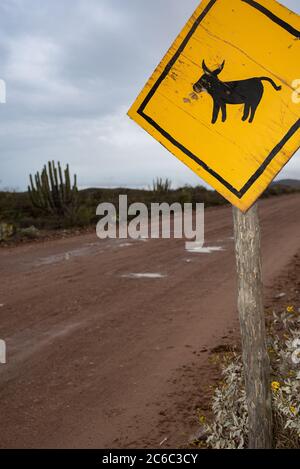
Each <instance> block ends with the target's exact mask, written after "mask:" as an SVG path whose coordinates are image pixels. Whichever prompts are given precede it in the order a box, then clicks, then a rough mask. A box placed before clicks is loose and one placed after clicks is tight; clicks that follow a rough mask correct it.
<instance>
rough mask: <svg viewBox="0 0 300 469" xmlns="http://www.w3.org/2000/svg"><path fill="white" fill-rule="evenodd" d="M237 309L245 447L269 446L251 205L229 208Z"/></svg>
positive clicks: (269, 408)
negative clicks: (245, 414) (245, 408)
mask: <svg viewBox="0 0 300 469" xmlns="http://www.w3.org/2000/svg"><path fill="white" fill-rule="evenodd" d="M233 218H234V234H235V251H236V261H237V275H238V310H239V318H240V329H241V338H242V351H243V365H244V376H245V386H246V395H247V403H248V413H249V421H248V425H249V442H248V444H249V448H251V449H258V448H262V449H264V448H265V449H269V448H271V447H272V405H271V386H270V383H271V381H270V363H269V356H268V352H267V345H266V333H265V315H264V305H263V285H262V271H261V251H260V226H259V218H258V207H257V204H255V205H254V206H253V207H252V208H251V209H250V210H249V211H248V212H247V213H246V214H243V213H242V212H241V211H240V210H239V209H237V208H235V207H234V208H233Z"/></svg>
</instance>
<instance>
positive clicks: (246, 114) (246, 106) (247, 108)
mask: <svg viewBox="0 0 300 469" xmlns="http://www.w3.org/2000/svg"><path fill="white" fill-rule="evenodd" d="M249 113H250V104H249V103H245V108H244V115H243V117H242V120H243V121H246V120H247V119H248V117H249Z"/></svg>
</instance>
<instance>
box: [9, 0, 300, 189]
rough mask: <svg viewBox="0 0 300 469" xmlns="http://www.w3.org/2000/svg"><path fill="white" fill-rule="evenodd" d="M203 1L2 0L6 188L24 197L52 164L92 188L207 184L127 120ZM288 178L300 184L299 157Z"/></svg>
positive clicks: (290, 4) (292, 2)
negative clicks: (156, 182)
mask: <svg viewBox="0 0 300 469" xmlns="http://www.w3.org/2000/svg"><path fill="white" fill-rule="evenodd" d="M198 3H199V0H185V1H184V2H181V1H176V0H164V1H161V0H151V2H150V1H146V0H72V1H71V0H1V4H0V24H1V27H0V78H2V79H4V80H6V82H7V104H6V105H5V106H4V105H0V181H1V182H0V185H1V187H11V188H12V187H14V188H20V189H23V188H24V187H25V186H26V183H27V178H28V173H29V172H32V171H36V170H37V169H40V168H41V167H42V166H43V163H44V162H45V161H47V160H48V159H55V160H60V161H62V162H63V163H66V162H69V163H70V165H71V168H72V169H73V170H74V171H76V172H77V173H78V175H79V180H80V183H81V185H82V186H92V185H97V186H99V185H133V186H143V185H147V184H151V181H152V179H153V178H154V177H155V176H157V175H161V176H163V177H170V178H171V179H172V180H173V181H174V183H175V184H185V183H191V184H196V183H199V179H198V178H197V176H195V175H194V174H193V173H192V172H191V171H190V170H189V169H187V168H186V167H185V166H183V165H182V164H181V163H179V162H178V161H177V160H176V159H175V158H174V157H172V156H171V155H170V154H169V153H168V152H167V151H166V150H164V149H163V148H162V147H161V146H160V145H159V144H158V143H157V142H155V141H153V139H151V138H150V137H149V136H148V135H147V134H145V133H144V132H143V131H142V130H141V129H139V128H138V127H137V126H136V125H134V124H133V123H132V122H130V121H129V119H128V118H127V117H126V111H127V109H128V108H129V106H130V104H131V103H132V101H133V100H134V99H135V97H136V95H137V92H138V91H139V90H140V89H141V88H142V86H143V85H144V83H145V81H146V80H147V79H148V77H149V75H150V74H151V72H152V71H153V69H154V67H155V66H156V65H157V63H158V62H159V60H160V59H161V57H162V55H163V54H164V53H165V51H166V50H167V48H168V47H169V45H170V43H171V42H172V40H173V39H174V38H175V36H176V35H177V33H178V31H179V30H180V28H181V27H182V25H183V24H184V22H185V21H186V19H187V18H188V17H189V16H190V14H191V13H192V11H193V10H194V9H195V7H196V6H197V4H198ZM282 3H284V4H286V6H288V7H290V8H292V9H294V10H296V11H298V12H299V4H298V2H296V0H290V1H287V0H286V1H284V2H282ZM282 175H284V176H287V177H300V164H299V158H297V157H296V158H294V159H293V160H292V161H291V163H290V164H289V165H288V166H287V167H286V169H285V171H284V173H283V174H282Z"/></svg>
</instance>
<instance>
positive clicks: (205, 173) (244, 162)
mask: <svg viewBox="0 0 300 469" xmlns="http://www.w3.org/2000/svg"><path fill="white" fill-rule="evenodd" d="M299 38H300V17H299V16H298V15H297V14H295V13H293V12H291V11H290V10H288V9H287V8H285V7H284V6H282V5H280V3H278V2H277V1H276V0H230V1H228V2H225V1H223V0H203V1H202V2H201V4H200V5H199V7H198V8H197V9H196V11H195V12H194V14H193V15H192V16H191V18H190V20H189V21H188V22H187V23H186V25H185V26H184V28H183V30H182V31H181V33H180V34H179V35H178V37H177V38H176V40H175V41H174V43H173V45H172V46H171V48H170V49H169V51H168V52H167V54H166V55H165V57H164V58H163V59H162V61H161V63H160V64H159V65H158V67H157V68H156V69H155V71H154V73H153V74H152V76H151V77H150V79H149V80H148V82H147V83H146V85H145V87H144V88H143V90H142V91H141V93H140V94H139V96H138V97H137V99H136V100H135V102H134V103H133V105H132V106H131V108H130V110H129V112H128V115H129V116H130V117H131V118H132V119H133V120H134V121H136V122H137V123H138V124H139V125H140V126H141V127H143V128H144V129H145V130H146V131H147V132H148V133H149V134H150V135H151V136H152V137H154V138H155V139H156V140H158V141H159V142H160V143H161V144H162V145H163V146H164V147H165V148H167V149H168V150H169V151H170V152H171V153H173V154H174V155H175V156H176V157H177V158H178V159H179V160H180V161H182V162H183V163H185V164H186V165H187V166H188V167H189V168H190V169H191V170H192V171H194V172H195V173H196V174H197V175H198V176H199V177H201V178H202V179H204V180H205V181H206V182H207V183H208V184H209V185H211V186H212V187H213V188H214V189H215V190H216V191H218V192H219V193H220V194H222V195H223V196H224V197H225V198H226V199H227V200H228V201H229V202H230V203H231V204H232V205H234V207H235V208H234V224H235V239H236V256H237V268H238V298H239V300H238V309H239V314H240V324H241V334H242V343H243V359H244V373H245V380H246V392H247V400H248V407H249V446H250V447H251V448H270V447H271V442H272V411H271V389H270V370H269V360H268V354H267V349H266V343H265V340H266V337H265V323H264V311H263V295H262V278H261V275H262V274H261V257H260V235H259V221H258V214H257V207H256V206H253V204H255V202H256V201H257V200H258V198H259V197H260V195H261V194H262V193H263V192H264V190H265V189H266V188H267V187H268V186H269V184H270V183H271V181H272V180H273V179H274V178H275V176H276V175H277V174H278V173H279V172H280V171H281V169H282V168H283V167H284V165H285V164H286V163H287V162H288V161H289V160H290V158H291V157H292V156H293V154H294V153H295V152H296V151H297V150H298V149H299V147H300V105H299V101H298V97H297V96H296V98H297V99H295V90H294V88H293V83H295V80H297V79H298V78H300V77H299V56H300V41H299ZM296 94H297V93H296ZM251 207H252V208H251ZM247 211H248V212H247ZM246 212H247V213H246Z"/></svg>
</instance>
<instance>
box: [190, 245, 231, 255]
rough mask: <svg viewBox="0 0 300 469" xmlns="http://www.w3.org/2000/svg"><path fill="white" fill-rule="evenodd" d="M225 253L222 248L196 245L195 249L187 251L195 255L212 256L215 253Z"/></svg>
mask: <svg viewBox="0 0 300 469" xmlns="http://www.w3.org/2000/svg"><path fill="white" fill-rule="evenodd" d="M221 251H225V249H224V248H223V247H222V246H206V247H204V246H197V245H195V246H194V247H191V248H189V249H187V252H189V253H191V254H193V253H197V254H212V253H213V252H221Z"/></svg>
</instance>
